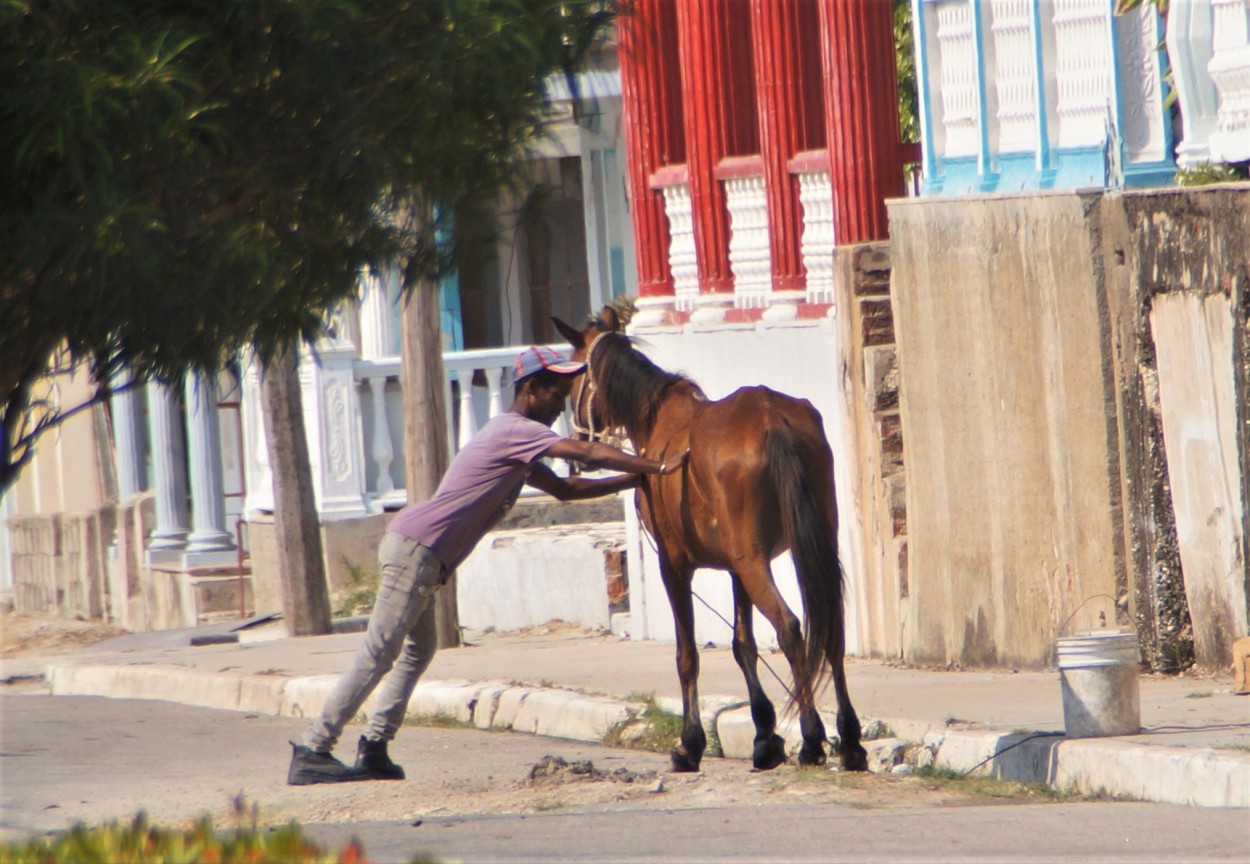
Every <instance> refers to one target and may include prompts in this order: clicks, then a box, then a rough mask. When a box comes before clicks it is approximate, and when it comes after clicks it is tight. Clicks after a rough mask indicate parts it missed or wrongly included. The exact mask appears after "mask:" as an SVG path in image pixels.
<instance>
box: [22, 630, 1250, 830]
mask: <svg viewBox="0 0 1250 864" xmlns="http://www.w3.org/2000/svg"><path fill="white" fill-rule="evenodd" d="M282 626H283V625H282V624H281V623H280V622H269V623H263V624H259V625H257V626H253V627H250V628H248V629H244V630H241V631H238V632H237V633H236V632H231V631H232V630H233V626H232V625H230V624H220V625H214V626H211V627H204V628H197V629H196V630H191V631H188V630H183V631H169V632H161V633H144V634H132V635H127V636H122V637H118V638H116V639H111V640H108V641H106V642H102V643H99V644H97V645H94V646H92V647H90V648H87V649H83V650H80V651H78V652H75V653H73V654H68V655H62V656H58V657H55V658H45V659H44V660H42V661H40V660H36V659H17V660H6V661H2V664H0V673H2V676H3V678H4V679H5V680H6V681H9V682H13V681H15V680H17V681H20V680H23V679H25V678H27V677H28V676H29V679H30V681H31V682H32V683H34V682H35V681H37V680H38V676H40V675H42V676H43V681H44V682H45V685H46V687H47V688H48V689H50V690H51V692H52V693H53V694H54V695H95V696H108V697H114V698H138V699H163V700H167V701H173V702H181V703H184V704H188V705H197V706H202V707H209V708H220V709H228V710H236V711H248V712H261V713H268V714H275V715H283V716H295V717H307V716H310V715H312V714H315V713H316V712H317V711H318V710H319V709H320V706H321V704H322V702H323V701H324V699H325V698H326V696H327V694H328V693H329V690H330V688H331V687H332V686H333V684H334V682H335V680H336V678H337V676H338V675H339V673H341V672H342V671H343V670H344V669H346V668H347V666H348V663H349V662H350V660H351V657H352V654H353V653H354V652H355V650H356V647H357V645H358V644H359V642H360V638H361V636H360V633H359V632H355V633H336V634H334V635H329V636H320V637H310V638H301V639H290V638H285V637H284V631H283V629H282ZM467 636H468V644H466V645H465V646H464V647H460V648H456V649H452V650H447V651H442V652H440V653H439V654H438V655H437V656H436V658H435V660H434V662H433V663H432V665H431V667H430V669H429V671H428V672H427V674H426V677H425V679H424V680H423V681H422V683H421V685H420V686H419V687H418V690H417V693H416V694H415V695H414V697H413V700H412V703H411V704H410V706H409V711H410V714H412V715H430V714H449V715H452V716H455V717H458V718H459V719H461V720H463V721H465V722H470V723H473V724H475V725H477V726H479V727H481V728H495V729H511V730H513V731H517V732H529V733H535V734H543V735H552V736H556V737H563V738H571V739H575V740H583V741H597V740H600V739H601V738H602V737H603V736H604V734H606V733H607V731H608V730H609V729H611V728H613V727H614V726H617V725H618V724H622V723H639V722H641V721H639V720H638V717H639V715H640V713H641V712H642V710H643V707H644V706H643V700H645V699H646V698H647V697H648V696H650V695H654V696H655V697H656V699H657V700H658V701H659V702H660V703H661V705H663V706H664V707H666V708H668V709H670V710H674V711H676V712H677V713H680V701H679V699H678V696H679V691H678V682H677V674H676V670H675V667H674V660H673V658H674V647H673V645H672V644H671V643H661V642H633V641H630V640H628V639H622V638H618V637H616V636H612V635H609V634H598V633H595V634H591V633H586V632H583V631H579V630H572V629H568V628H561V627H550V628H538V629H537V630H536V631H532V632H530V633H526V634H513V635H497V634H489V633H482V634H473V633H470V634H467ZM236 638H237V639H238V641H232V640H234V639H236ZM193 642H194V643H196V644H193ZM763 659H764V660H765V661H766V662H767V663H768V665H769V666H770V667H771V668H772V669H773V670H775V671H776V672H777V673H778V674H783V675H784V673H785V669H786V666H785V662H784V659H783V658H782V657H781V656H780V655H779V654H769V655H765V656H764V657H763ZM701 666H702V673H701V676H700V694H701V696H702V700H703V705H704V712H703V717H704V722H705V724H706V725H707V726H708V727H709V730H713V731H715V733H716V738H717V739H718V740H719V742H720V746H721V748H722V751H723V755H724V756H725V757H726V758H741V759H747V758H749V756H750V752H751V744H752V738H753V735H754V729H753V726H752V725H751V720H750V713H749V711H748V710H747V708H746V707H745V706H744V704H743V700H744V699H745V687H744V685H743V683H742V677H741V674H740V673H739V671H738V668H737V666H736V665H735V663H734V661H733V657H732V655H731V653H730V651H729V649H727V648H705V649H704V650H703V651H702V652H701ZM761 674H762V676H763V678H764V682H765V687H766V689H767V690H768V691H769V693H770V695H771V696H772V697H773V698H774V701H775V702H777V704H778V706H779V707H780V703H781V701H782V699H783V695H784V694H783V690H782V686H781V685H780V684H779V683H778V682H777V680H776V679H775V678H774V677H773V676H772V675H770V674H769V672H768V670H767V669H762V670H761ZM848 677H849V679H850V688H851V696H852V699H853V700H854V703H855V706H856V710H857V711H858V713H859V715H860V718H861V720H862V721H863V722H864V724H865V727H866V729H870V730H872V731H873V732H875V734H876V736H877V740H875V741H872V742H866V745H865V746H868V748H869V754H870V761H871V762H872V763H873V770H877V771H890V770H894V771H898V772H906V771H908V770H911V769H910V768H909V767H905V766H906V765H907V764H909V763H910V764H911V765H915V764H917V763H918V764H921V765H927V764H932V765H934V766H936V767H938V768H943V769H948V770H952V771H956V772H965V771H969V770H974V769H975V770H976V771H978V772H980V773H987V772H988V773H991V774H993V775H994V776H998V777H1001V778H1003V779H1010V780H1017V781H1022V782H1031V783H1045V784H1048V785H1051V786H1054V787H1056V788H1060V789H1072V790H1075V791H1080V792H1088V793H1103V794H1107V795H1110V796H1123V797H1128V798H1135V799H1139V800H1147V801H1160V802H1171V803H1179V804H1190V805H1197V806H1207V807H1250V696H1237V695H1234V694H1233V693H1232V689H1231V682H1232V677H1231V675H1227V676H1222V677H1183V678H1175V677H1161V676H1143V677H1142V678H1141V681H1140V684H1141V722H1142V726H1143V732H1142V734H1139V735H1134V736H1126V737H1118V738H1097V739H1079V740H1078V739H1073V740H1069V739H1066V738H1064V737H1063V735H1062V733H1063V707H1062V701H1061V695H1060V683H1059V673H1058V672H1019V673H1013V672H1006V671H1005V672H987V671H928V670H920V669H914V668H900V667H897V666H891V665H889V664H886V663H881V662H877V661H868V660H857V659H851V660H850V661H849V665H848ZM823 705H824V707H825V709H826V710H825V711H824V713H825V714H826V722H827V725H828V728H829V730H830V732H831V733H832V731H833V729H834V728H836V727H835V726H834V725H833V718H834V709H833V703H832V694H831V693H827V694H825V699H824V700H823ZM366 707H368V706H366ZM779 731H780V732H781V734H782V735H783V737H785V738H786V740H787V743H788V745H789V746H790V748H791V750H792V752H793V751H795V750H797V747H798V743H799V736H798V734H797V728H796V724H786V725H785V726H784V728H782V729H781V730H779ZM1037 733H1050V734H1041V735H1039V734H1037ZM904 759H906V762H904V761H903V760H904ZM835 762H836V760H834V759H831V760H830V764H834V763H835ZM900 766H903V767H900Z"/></svg>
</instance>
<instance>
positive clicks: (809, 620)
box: [555, 308, 868, 771]
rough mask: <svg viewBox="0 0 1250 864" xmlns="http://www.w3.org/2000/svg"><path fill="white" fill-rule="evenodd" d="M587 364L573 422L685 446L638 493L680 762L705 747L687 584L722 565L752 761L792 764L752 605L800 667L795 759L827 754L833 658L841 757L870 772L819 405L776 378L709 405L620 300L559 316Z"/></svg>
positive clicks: (654, 455) (654, 454)
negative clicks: (682, 458)
mask: <svg viewBox="0 0 1250 864" xmlns="http://www.w3.org/2000/svg"><path fill="white" fill-rule="evenodd" d="M555 323H556V326H557V327H558V328H559V330H560V332H561V333H562V334H563V335H564V337H565V338H566V339H568V340H569V343H570V344H571V345H572V346H573V357H574V358H575V359H577V360H581V361H583V362H585V363H586V371H585V372H583V373H582V375H581V376H580V377H579V380H578V381H577V382H576V383H575V384H574V388H573V393H572V397H571V401H572V403H573V414H574V420H575V423H576V424H579V425H581V426H582V427H586V428H590V429H604V428H605V427H606V428H614V427H615V428H621V429H623V430H624V431H625V434H626V435H627V436H628V437H629V439H630V441H631V442H632V443H633V445H634V449H635V450H636V451H637V452H638V453H640V454H644V455H646V456H647V457H649V458H651V459H663V458H665V457H666V456H667V457H669V458H672V457H674V456H677V455H678V454H681V453H684V452H685V451H686V450H687V449H688V450H689V457H688V460H687V463H686V465H685V467H684V468H683V470H681V471H678V472H675V473H672V474H669V475H666V476H654V477H653V476H647V477H643V478H642V480H643V482H642V485H641V486H640V487H639V490H638V493H637V501H638V509H639V512H640V515H641V518H642V522H643V525H644V527H645V528H646V530H647V531H648V532H650V533H651V535H652V536H653V537H654V538H655V541H656V546H657V551H658V554H659V561H660V572H661V576H662V577H663V580H664V587H665V589H666V591H667V592H668V599H669V603H670V604H671V606H672V609H673V620H674V622H675V624H676V633H677V674H678V677H679V678H680V680H681V689H682V711H683V724H682V733H681V743H680V744H679V745H678V746H677V747H676V748H675V749H674V750H673V752H672V766H673V770H674V771H697V770H698V768H699V763H700V761H701V760H702V758H703V751H704V749H705V747H706V746H707V738H706V736H705V734H704V732H703V724H702V722H701V720H700V717H699V695H698V677H699V655H698V648H697V647H696V644H695V633H694V605H693V599H692V596H693V595H692V589H691V580H692V578H693V575H694V571H695V569H696V568H699V567H710V568H713V569H717V570H726V571H728V572H729V575H730V578H731V579H732V580H733V596H734V625H733V631H734V635H733V653H734V659H735V660H736V661H737V662H738V665H739V667H741V669H742V674H743V675H744V676H745V678H746V685H747V692H748V693H749V696H750V700H751V717H752V719H753V720H754V721H755V746H754V752H753V753H752V761H753V762H754V764H755V767H756V768H759V769H762V770H766V769H769V768H775V767H776V766H778V765H780V764H782V763H783V762H785V760H786V754H785V742H784V741H783V740H782V739H781V737H780V736H779V735H777V734H776V732H775V728H776V723H777V715H776V712H775V711H774V709H773V705H772V702H771V701H769V698H768V696H767V695H765V693H764V688H763V687H762V686H761V685H760V679H759V675H758V674H757V667H756V664H757V661H758V651H757V649H756V644H755V634H754V631H753V624H752V611H751V607H752V605H754V606H755V608H757V609H759V610H760V612H762V613H763V615H764V617H765V618H766V619H767V620H768V621H769V623H770V624H772V626H773V627H774V629H776V631H777V640H778V642H779V643H780V645H781V649H782V651H783V652H784V653H785V656H786V659H787V661H788V662H789V664H790V669H791V674H792V677H793V685H794V689H793V691H792V692H791V694H790V697H791V699H792V704H793V705H795V706H797V708H798V711H799V724H800V729H801V731H802V734H803V746H802V748H801V749H800V751H799V763H800V764H802V765H819V764H823V763H824V761H825V746H824V745H825V727H824V723H823V722H821V719H820V715H819V714H818V713H817V712H816V706H815V697H816V693H817V692H819V689H820V685H821V683H822V682H823V680H824V675H825V674H826V671H827V670H826V667H825V660H826V659H827V660H828V662H829V666H830V667H831V668H832V675H833V685H834V692H835V693H836V695H837V700H838V743H837V745H836V748H837V750H838V752H839V753H840V755H841V757H842V766H843V767H844V768H846V769H849V770H854V771H864V770H867V767H868V763H867V754H866V753H865V752H864V748H863V746H862V745H861V744H860V726H859V718H858V717H857V716H856V715H855V709H854V708H853V707H852V706H851V697H850V694H849V693H848V691H847V686H846V674H845V672H844V670H843V662H842V661H843V655H844V653H845V636H844V633H843V612H842V570H841V566H840V564H839V561H838V550H837V536H838V535H837V518H838V516H837V508H836V505H835V503H834V494H833V454H832V452H831V450H830V447H829V442H828V440H827V439H826V438H825V433H824V428H823V426H822V425H821V418H820V414H819V412H817V411H816V409H815V408H813V407H812V405H811V403H810V402H807V401H805V400H800V399H795V398H792V397H790V396H785V395H783V394H780V393H777V392H775V391H773V390H770V389H768V388H767V387H743V388H741V389H739V390H737V391H735V392H734V393H732V394H731V395H729V396H727V397H726V398H724V399H721V400H719V401H716V402H713V401H710V400H708V398H707V397H706V396H704V394H703V391H702V390H700V389H699V387H698V385H696V384H695V383H694V382H693V381H691V380H690V379H688V378H686V377H684V376H681V375H677V374H674V373H671V372H666V371H664V370H662V369H660V368H659V367H657V366H656V365H655V364H654V363H652V362H651V361H650V360H649V359H648V358H647V357H645V356H644V355H643V354H642V353H640V352H639V351H637V350H636V349H635V348H634V346H633V344H632V342H631V341H630V339H629V338H628V337H627V336H625V335H624V334H623V333H620V332H618V331H619V329H620V327H619V322H618V320H617V318H616V315H615V313H614V312H613V311H612V310H611V309H610V308H605V309H604V310H603V312H601V313H600V315H599V317H598V318H596V319H594V320H592V321H591V322H589V323H588V324H587V325H586V327H585V329H583V330H580V331H579V330H577V329H574V328H573V327H570V326H569V325H568V324H565V323H564V322H562V321H559V320H556V322H555ZM786 549H789V550H790V552H791V555H792V557H793V559H794V565H795V571H796V572H797V574H798V581H799V586H800V588H801V593H802V598H803V612H804V622H805V626H804V627H800V625H799V620H798V618H797V617H796V616H795V614H794V613H793V612H792V611H791V610H790V608H789V607H788V606H787V605H786V603H785V601H784V600H783V599H782V597H781V593H780V592H779V591H778V590H777V585H776V583H775V582H774V581H773V576H772V570H771V567H770V562H771V560H772V559H773V558H774V557H775V556H777V555H779V554H780V553H781V552H783V551H784V550H786Z"/></svg>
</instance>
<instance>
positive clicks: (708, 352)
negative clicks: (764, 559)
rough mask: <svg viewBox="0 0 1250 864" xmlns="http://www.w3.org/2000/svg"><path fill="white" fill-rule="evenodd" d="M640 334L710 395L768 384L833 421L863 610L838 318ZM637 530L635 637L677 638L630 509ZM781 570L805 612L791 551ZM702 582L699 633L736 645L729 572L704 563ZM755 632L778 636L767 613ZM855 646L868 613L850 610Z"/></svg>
mask: <svg viewBox="0 0 1250 864" xmlns="http://www.w3.org/2000/svg"><path fill="white" fill-rule="evenodd" d="M636 335H637V336H638V337H639V339H640V340H641V341H640V343H639V348H640V349H641V350H642V351H643V352H644V353H645V354H647V356H649V357H650V358H651V359H652V360H653V361H654V362H655V363H657V364H658V365H659V366H660V367H661V368H664V369H669V370H672V371H676V372H683V373H685V374H687V375H689V376H690V377H691V378H692V379H694V381H696V382H697V383H698V384H699V386H700V387H702V388H703V391H704V392H705V393H706V394H707V395H708V397H709V398H712V399H719V398H721V397H723V396H726V395H728V394H729V393H731V392H733V391H734V390H736V389H737V388H739V387H742V386H747V385H752V384H763V385H766V386H769V387H772V388H773V389H775V390H779V391H781V392H783V393H787V394H790V395H792V396H798V397H801V398H805V399H808V400H810V401H811V402H812V404H813V405H814V406H815V407H816V409H817V410H818V411H820V413H821V416H822V417H823V419H824V424H825V434H826V435H827V437H828V438H829V441H830V443H831V445H832V447H833V451H834V483H835V488H836V490H837V498H838V509H839V514H840V518H839V531H838V546H839V552H840V556H841V560H842V566H843V570H844V571H845V574H846V582H845V586H846V590H845V595H844V596H845V603H846V608H847V609H850V610H855V609H858V608H860V604H861V603H863V597H864V596H865V590H866V589H865V587H864V586H863V584H862V576H861V573H860V569H859V566H858V563H857V561H856V547H855V546H853V545H852V537H853V535H854V534H855V532H856V530H857V529H856V527H855V524H856V521H857V519H858V518H859V517H858V515H857V513H856V509H855V507H854V506H853V505H852V504H851V503H849V502H851V501H853V498H854V496H853V494H852V491H851V490H852V489H853V488H854V482H853V472H854V468H853V466H852V465H851V464H850V460H848V459H846V458H844V455H845V447H844V445H843V443H842V442H844V441H845V440H846V436H847V435H848V434H849V432H848V430H847V428H846V427H847V420H846V406H845V403H844V401H843V398H842V389H841V383H840V380H839V376H838V370H839V369H840V368H841V361H840V354H839V346H838V331H837V329H836V327H835V325H834V322H833V321H832V320H830V319H828V318H826V319H822V320H799V321H793V322H759V323H756V324H720V325H714V326H707V327H698V326H687V327H684V328H648V329H645V330H639V331H638V332H637V333H636ZM626 521H627V524H628V528H629V532H630V534H629V537H630V541H629V561H630V579H631V583H632V585H631V592H630V623H631V628H632V629H631V634H632V635H633V636H634V638H646V639H663V640H669V641H671V640H672V639H673V638H674V635H673V634H674V628H673V617H672V612H671V610H670V608H669V604H668V597H667V594H666V593H665V591H664V586H663V584H662V581H661V578H660V573H659V562H658V560H657V557H656V553H655V549H654V544H653V542H652V541H651V539H650V538H649V537H647V536H646V535H645V534H642V533H640V531H639V526H638V519H637V516H636V514H635V513H634V511H633V507H632V505H631V506H627V507H626ZM773 577H774V580H775V581H776V583H777V587H778V589H779V590H780V592H781V594H782V596H783V597H784V598H785V600H786V603H787V604H788V605H789V606H790V608H791V609H792V610H794V612H795V614H797V615H800V616H801V615H802V604H801V602H800V597H799V591H798V583H797V581H796V579H795V576H794V567H793V565H792V564H791V562H790V557H789V553H785V554H783V555H781V556H780V557H779V558H777V559H776V560H775V561H774V562H773ZM694 590H695V592H696V594H698V596H699V597H700V598H701V599H702V600H703V601H705V602H699V601H698V600H696V601H695V606H694V609H695V632H696V635H697V638H698V641H699V644H703V643H704V642H709V641H711V642H715V643H718V644H722V645H728V644H729V642H730V640H731V638H732V631H731V628H730V626H729V625H728V624H726V623H725V621H732V620H733V589H732V586H731V584H730V581H729V578H728V577H727V576H726V575H725V574H724V573H722V572H719V571H715V570H699V571H696V573H695V577H694ZM755 631H756V637H757V639H758V640H759V643H760V644H761V645H763V646H767V647H775V646H776V644H777V642H776V636H775V634H774V632H773V628H772V625H770V624H769V623H768V622H767V621H766V620H765V619H764V617H763V616H762V615H760V614H759V613H758V612H757V613H756V614H755ZM847 650H848V651H849V652H850V653H860V652H861V651H862V650H863V646H862V638H861V633H860V616H858V615H856V614H850V615H848V616H847Z"/></svg>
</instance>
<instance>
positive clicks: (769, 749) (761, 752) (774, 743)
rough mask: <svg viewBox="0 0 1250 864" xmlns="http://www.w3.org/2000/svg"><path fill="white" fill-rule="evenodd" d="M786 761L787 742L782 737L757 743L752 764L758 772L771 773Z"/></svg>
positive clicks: (776, 736) (774, 737) (752, 755)
mask: <svg viewBox="0 0 1250 864" xmlns="http://www.w3.org/2000/svg"><path fill="white" fill-rule="evenodd" d="M785 761H786V742H785V740H784V739H783V738H782V737H781V736H780V735H774V736H772V737H771V738H769V739H768V740H767V741H760V742H758V743H756V745H755V750H754V752H752V753H751V764H752V765H754V766H755V769H756V770H757V771H771V770H773V769H774V768H776V767H777V766H778V765H784V764H785Z"/></svg>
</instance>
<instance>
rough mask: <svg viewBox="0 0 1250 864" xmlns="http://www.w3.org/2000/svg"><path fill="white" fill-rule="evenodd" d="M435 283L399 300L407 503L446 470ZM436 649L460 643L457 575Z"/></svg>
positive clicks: (444, 597)
mask: <svg viewBox="0 0 1250 864" xmlns="http://www.w3.org/2000/svg"><path fill="white" fill-rule="evenodd" d="M439 314H440V313H439V303H438V285H437V284H436V283H434V282H427V281H422V282H418V283H417V284H415V285H410V286H408V290H407V291H405V292H404V301H403V313H402V317H403V343H404V345H403V374H402V381H403V387H404V452H405V453H406V454H407V455H406V460H405V471H406V478H407V483H408V503H409V504H413V503H416V502H418V501H425V500H427V499H429V498H430V497H431V496H432V495H433V494H434V491H435V490H436V489H437V488H438V484H439V481H440V480H442V478H443V474H444V473H445V472H446V471H447V465H448V463H449V462H450V455H449V451H448V443H447V399H446V397H445V395H444V394H445V383H444V382H445V381H446V372H445V371H444V370H443V341H442V338H441V336H440V335H439ZM437 596H438V647H440V648H452V647H454V646H456V645H459V644H460V613H459V611H458V609H457V606H456V574H455V573H452V574H451V575H450V576H449V578H448V579H447V583H446V584H445V585H444V586H443V588H442V590H441V591H439V592H438V595H437Z"/></svg>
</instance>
